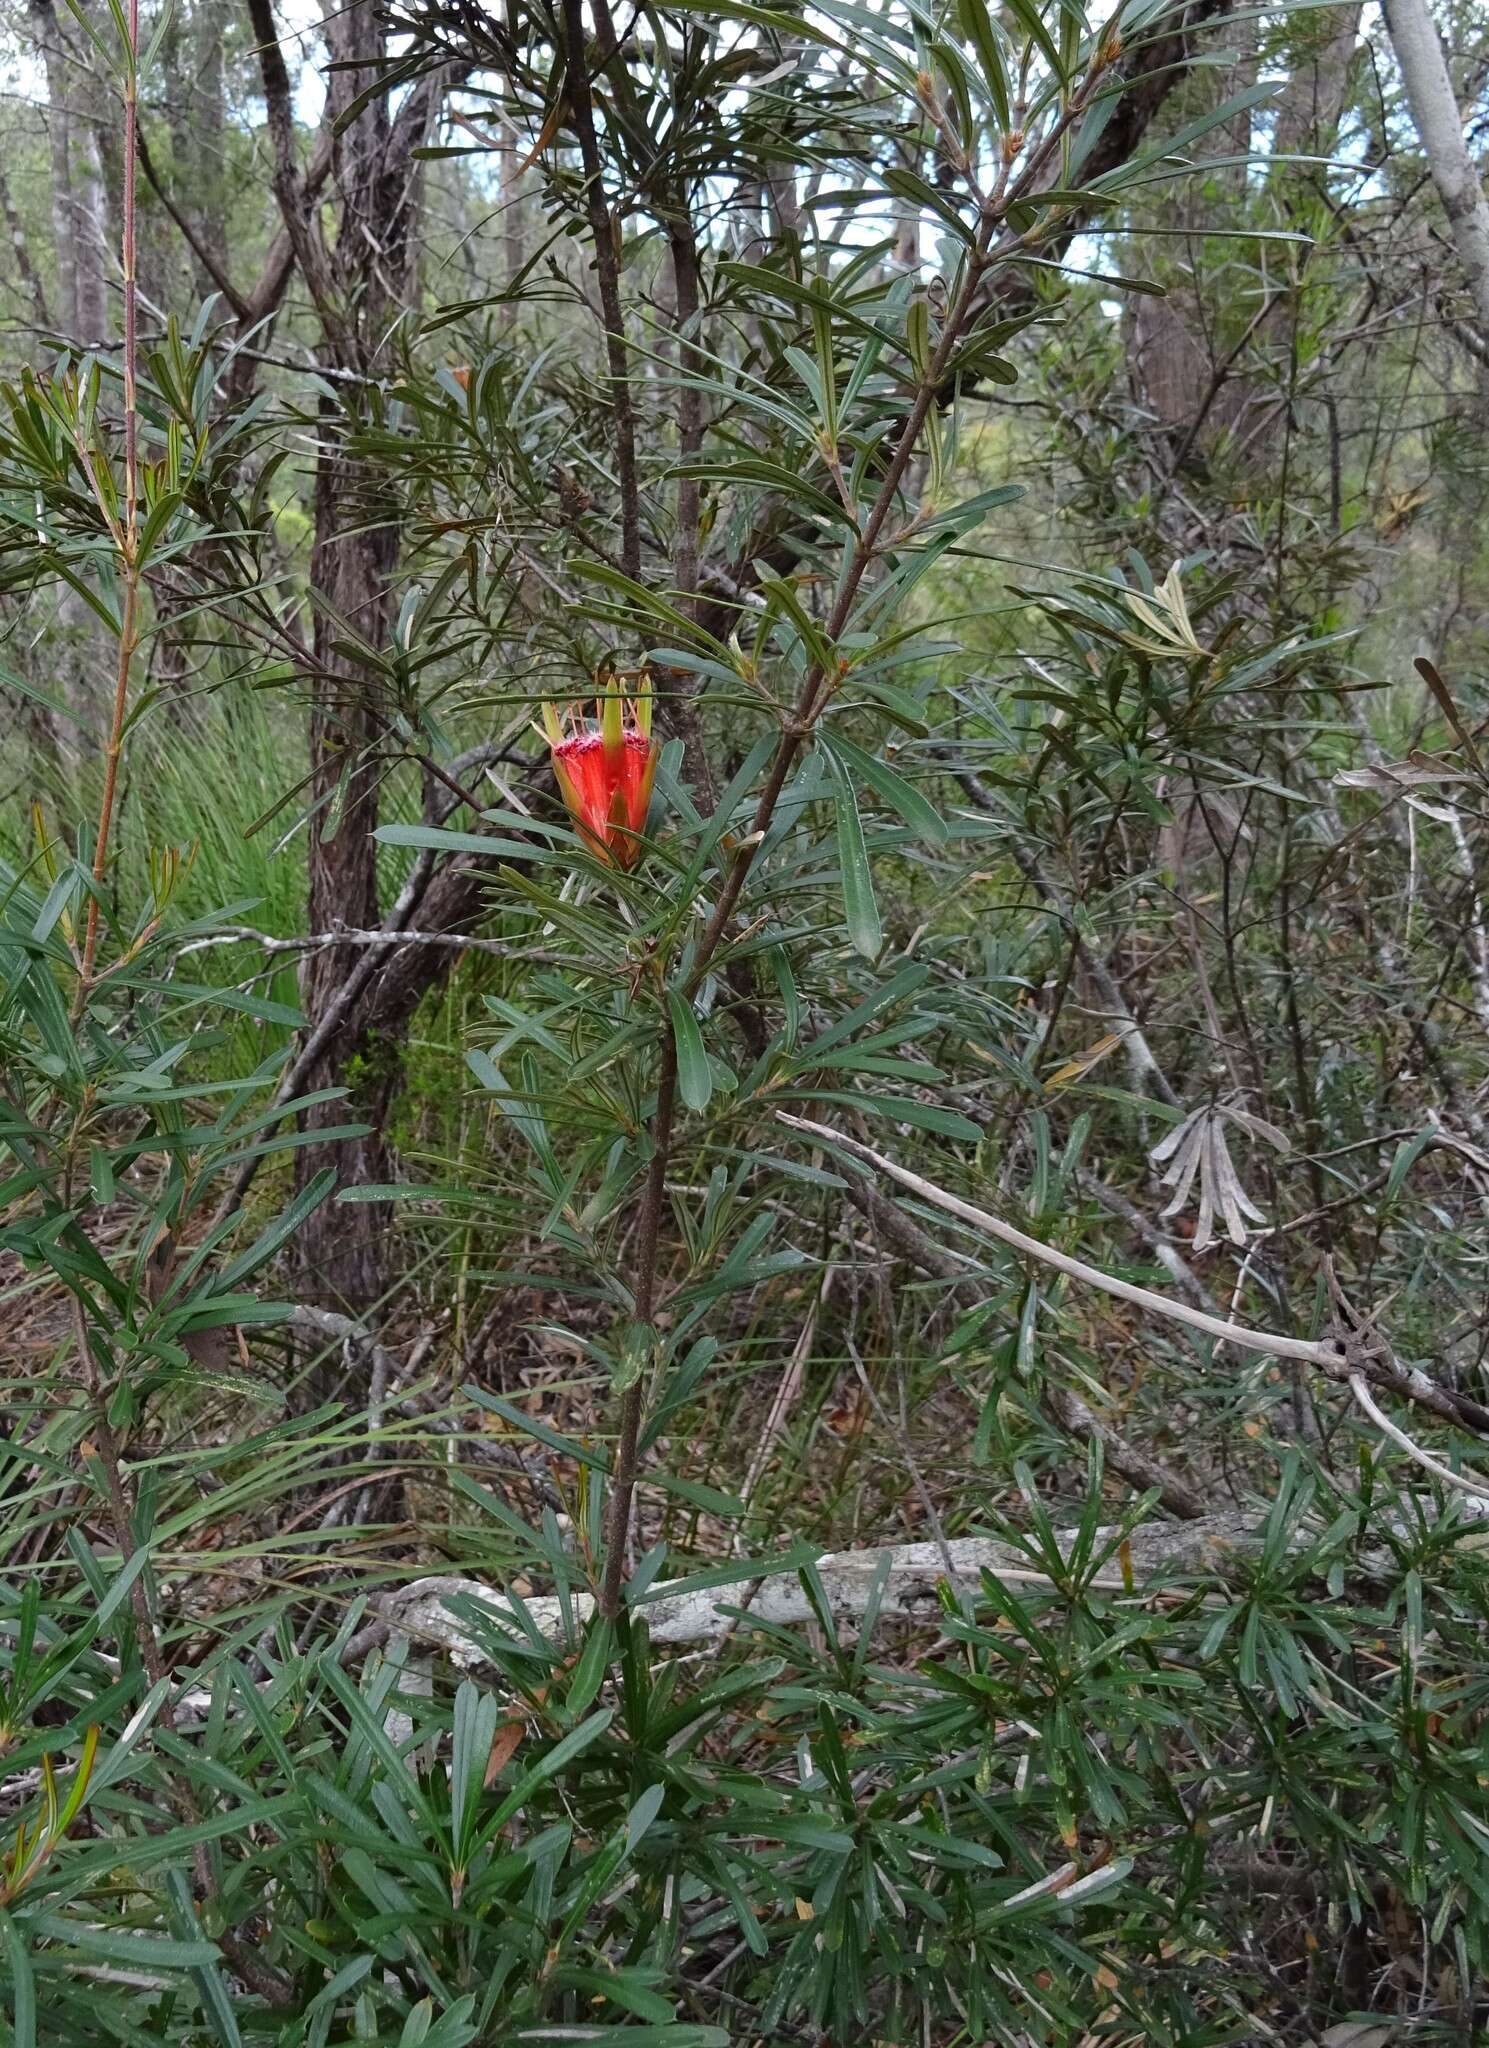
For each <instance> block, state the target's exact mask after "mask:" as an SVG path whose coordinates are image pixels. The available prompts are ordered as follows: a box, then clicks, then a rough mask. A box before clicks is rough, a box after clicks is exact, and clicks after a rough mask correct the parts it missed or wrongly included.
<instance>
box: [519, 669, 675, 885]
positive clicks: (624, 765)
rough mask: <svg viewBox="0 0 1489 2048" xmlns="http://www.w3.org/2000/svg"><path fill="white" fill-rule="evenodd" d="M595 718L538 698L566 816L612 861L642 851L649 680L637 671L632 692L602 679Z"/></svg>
mask: <svg viewBox="0 0 1489 2048" xmlns="http://www.w3.org/2000/svg"><path fill="white" fill-rule="evenodd" d="M595 708H596V711H597V713H598V720H597V722H596V723H595V724H593V725H591V724H590V723H589V721H588V720H587V719H579V718H576V717H575V716H574V714H573V712H572V710H571V709H570V707H569V706H567V705H565V706H564V707H563V709H562V711H560V710H559V709H557V708H556V707H555V706H554V705H552V704H545V705H544V706H543V733H544V737H545V738H546V739H547V741H548V746H549V750H550V752H551V754H552V757H553V773H554V775H555V776H556V777H557V779H558V787H559V791H560V793H561V794H562V796H563V800H564V802H565V804H567V806H568V809H569V816H570V817H571V818H572V819H573V820H574V823H575V824H576V825H577V826H578V827H579V830H580V833H581V834H582V835H583V837H584V839H585V840H586V842H587V843H588V845H589V847H590V849H591V851H592V852H594V853H596V854H598V856H599V858H600V859H601V860H606V861H613V862H614V863H615V865H616V866H617V867H621V868H630V867H634V866H635V865H636V862H637V861H638V860H639V859H640V858H641V845H642V842H641V834H642V833H643V832H644V831H645V829H646V813H647V810H648V807H649V806H650V804H651V785H652V780H653V778H654V777H655V775H656V772H657V746H656V742H655V740H653V738H652V736H651V684H650V681H649V679H648V678H647V677H645V676H644V675H643V677H642V686H641V689H640V690H639V692H638V693H637V695H636V696H634V697H627V696H626V695H625V694H624V692H623V691H622V690H621V688H620V687H619V685H618V684H617V683H613V682H610V681H607V682H605V683H604V684H603V685H602V686H601V689H600V693H599V697H598V699H597V701H596V707H595Z"/></svg>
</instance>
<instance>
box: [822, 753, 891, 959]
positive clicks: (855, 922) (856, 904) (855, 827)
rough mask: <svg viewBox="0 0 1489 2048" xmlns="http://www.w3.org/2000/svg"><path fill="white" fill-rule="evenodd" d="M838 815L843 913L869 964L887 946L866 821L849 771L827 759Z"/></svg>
mask: <svg viewBox="0 0 1489 2048" xmlns="http://www.w3.org/2000/svg"><path fill="white" fill-rule="evenodd" d="M827 765H828V772H829V773H830V775H831V776H832V781H833V795H834V801H835V802H836V805H837V814H838V864H839V867H840V870H841V873H842V882H843V910H844V913H845V916H846V919H847V925H848V937H849V939H850V940H851V941H852V943H853V950H854V951H855V952H856V953H862V955H863V956H864V958H865V959H866V960H873V959H875V958H876V957H877V955H878V952H879V948H880V947H881V946H882V945H883V943H884V927H883V926H882V924H881V923H880V922H879V905H878V903H877V901H876V900H875V896H874V878H873V874H872V873H871V871H870V868H869V856H868V849H867V848H866V847H865V845H864V843H863V820H862V819H861V818H860V817H859V815H858V798H857V797H856V796H855V795H854V792H853V784H852V783H851V782H850V781H849V779H848V775H847V771H846V770H845V769H844V767H843V765H842V763H841V762H840V761H839V760H837V759H836V757H835V756H834V755H833V754H831V753H829V754H828V756H827Z"/></svg>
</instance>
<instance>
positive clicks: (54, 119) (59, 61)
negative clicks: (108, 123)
mask: <svg viewBox="0 0 1489 2048" xmlns="http://www.w3.org/2000/svg"><path fill="white" fill-rule="evenodd" d="M30 4H31V21H32V27H33V30H34V33H35V36H36V40H37V42H38V44H39V45H40V47H41V61H42V65H43V67H44V69H45V71H46V80H47V143H48V147H49V149H50V152H51V159H52V249H53V255H54V260H55V262H56V266H57V267H56V279H57V291H56V314H57V326H58V328H59V330H60V331H61V332H62V333H63V334H64V335H66V336H67V337H68V338H69V339H73V338H75V337H76V335H77V331H78V272H77V253H76V249H75V246H74V243H73V230H72V115H71V113H70V111H69V108H68V101H67V58H66V52H65V51H64V49H63V46H62V33H61V29H60V28H59V26H58V22H57V16H56V12H55V10H54V8H53V6H52V0H30Z"/></svg>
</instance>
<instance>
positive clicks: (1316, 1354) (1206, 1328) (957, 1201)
mask: <svg viewBox="0 0 1489 2048" xmlns="http://www.w3.org/2000/svg"><path fill="white" fill-rule="evenodd" d="M776 1119H777V1121H778V1122H780V1123H783V1124H786V1125H788V1126H789V1128H790V1129H792V1130H793V1131H804V1132H806V1133H807V1135H808V1136H809V1137H812V1138H815V1139H818V1140H820V1141H825V1142H826V1143H827V1144H829V1145H836V1146H838V1147H839V1148H840V1149H841V1150H842V1151H844V1152H846V1153H847V1154H848V1155H849V1156H850V1158H853V1159H860V1160H862V1161H864V1163H865V1164H866V1165H869V1166H872V1167H874V1168H875V1170H876V1171H877V1172H879V1173H883V1174H887V1175H888V1177H889V1178H890V1179H891V1180H895V1181H898V1182H899V1184H900V1186H901V1187H905V1188H908V1189H909V1190H910V1191H911V1193H912V1194H916V1195H919V1196H920V1198H921V1200H922V1201H925V1202H929V1203H931V1204H932V1205H933V1206H934V1207H935V1208H937V1209H944V1210H945V1212H946V1214H947V1215H948V1216H959V1217H960V1218H961V1219H962V1221H963V1222H965V1223H970V1224H972V1225H973V1226H974V1227H975V1228H976V1229H978V1230H981V1231H983V1232H984V1233H985V1234H986V1235H987V1236H988V1237H991V1238H996V1240H997V1241H998V1243H1000V1244H1006V1245H1007V1246H1008V1247H1009V1248H1010V1250H1012V1251H1016V1252H1021V1253H1022V1254H1023V1255H1024V1257H1025V1258H1030V1259H1035V1260H1037V1261H1038V1262H1039V1263H1040V1264H1041V1265H1044V1266H1052V1267H1053V1268H1054V1269H1055V1271H1056V1272H1057V1273H1064V1274H1066V1275H1067V1276H1068V1277H1069V1278H1070V1279H1072V1280H1079V1281H1082V1282H1084V1284H1085V1285H1086V1286H1088V1287H1096V1288H1099V1289H1100V1290H1101V1292H1102V1293H1103V1294H1114V1295H1115V1296H1116V1297H1117V1299H1118V1300H1119V1301H1129V1302H1131V1303H1132V1305H1133V1306H1134V1307H1135V1308H1141V1309H1146V1310H1147V1311H1148V1313H1149V1314H1150V1315H1157V1316H1165V1317H1167V1319H1168V1320H1169V1321H1170V1322H1172V1323H1183V1324H1184V1325H1185V1327H1186V1328H1188V1329H1191V1330H1199V1331H1202V1332H1203V1334H1204V1335H1205V1336H1207V1337H1213V1338H1214V1339H1215V1340H1216V1341H1217V1342H1219V1343H1226V1344H1235V1345H1237V1346H1238V1347H1239V1348H1240V1349H1241V1350H1243V1351H1259V1352H1261V1353H1262V1354H1263V1355H1264V1356H1266V1357H1271V1358H1295V1359H1299V1360H1301V1361H1302V1362H1303V1363H1304V1364H1306V1365H1312V1366H1316V1367H1317V1368H1318V1369H1319V1371H1320V1372H1322V1373H1324V1374H1326V1375H1327V1377H1328V1378H1329V1379H1332V1380H1337V1381H1339V1382H1340V1383H1341V1384H1342V1385H1344V1386H1347V1387H1349V1388H1350V1389H1351V1390H1352V1391H1353V1390H1354V1389H1355V1386H1356V1383H1357V1382H1358V1383H1359V1385H1361V1386H1363V1385H1364V1374H1363V1372H1362V1370H1361V1361H1360V1356H1358V1355H1354V1352H1353V1351H1352V1349H1350V1348H1346V1346H1345V1344H1343V1343H1341V1342H1339V1341H1337V1340H1336V1341H1334V1342H1329V1343H1316V1342H1315V1341H1313V1340H1312V1339H1311V1338H1307V1337H1284V1336H1281V1335H1279V1334H1278V1333H1277V1332H1275V1331H1272V1330H1253V1329H1251V1328H1249V1327H1248V1326H1247V1325H1246V1324H1245V1323H1236V1322H1232V1321H1230V1320H1229V1319H1228V1318H1227V1317H1225V1316H1219V1315H1212V1314H1211V1313H1210V1312H1209V1311H1208V1310H1206V1309H1202V1308H1195V1307H1193V1306H1192V1305H1191V1304H1190V1303H1189V1302H1187V1301H1175V1300H1174V1298H1173V1297H1172V1295H1168V1294H1159V1293H1157V1292H1156V1291H1155V1290H1154V1289H1153V1288H1151V1287H1137V1286H1135V1285H1134V1284H1133V1283H1132V1281H1130V1280H1119V1279H1118V1278H1117V1276H1116V1275H1115V1274H1114V1273H1107V1272H1104V1271H1103V1270H1102V1268H1101V1267H1100V1266H1091V1265H1088V1264H1087V1263H1086V1261H1085V1260H1084V1259H1076V1258H1072V1257H1071V1255H1070V1253H1069V1252H1062V1251H1059V1250H1057V1249H1056V1247H1055V1246H1054V1245H1051V1244H1045V1243H1043V1242H1042V1241H1041V1240H1040V1239H1039V1238H1037V1237H1030V1236H1029V1234H1028V1232H1027V1231H1024V1230H1019V1229H1017V1228H1016V1227H1015V1226H1014V1225H1013V1224H1012V1223H1005V1222H1004V1221H1003V1219H1002V1217H1001V1216H994V1215H992V1214H991V1213H990V1212H989V1211H988V1210H986V1209H979V1208H977V1207H976V1206H975V1205H974V1204H973V1203H971V1202H964V1201H963V1200H962V1199H961V1197H960V1196H959V1195H953V1194H952V1193H950V1191H949V1190H948V1189H946V1188H942V1187H938V1186H937V1185H936V1183H935V1182H934V1181H930V1180H926V1179H925V1178H924V1177H923V1175H921V1174H918V1173H912V1172H911V1171H910V1169H909V1168H908V1167H907V1166H901V1165H900V1164H899V1162H898V1161H897V1160H894V1159H889V1158H887V1157H886V1156H885V1155H884V1153H882V1152H876V1151H874V1149H873V1147H872V1146H869V1145H863V1144H860V1143H859V1141H858V1139H857V1138H850V1137H848V1136H847V1134H846V1133H845V1132H843V1131H839V1130H835V1129H834V1128H833V1127H832V1125H830V1124H819V1123H814V1122H812V1120H811V1118H810V1117H804V1116H791V1115H790V1114H789V1113H788V1112H787V1111H786V1110H784V1109H778V1110H777V1111H776ZM1368 1356H1369V1362H1370V1366H1371V1368H1372V1369H1373V1370H1374V1371H1375V1372H1376V1374H1377V1376H1378V1377H1379V1378H1380V1380H1381V1381H1382V1383H1383V1384H1385V1385H1386V1386H1389V1387H1390V1388H1391V1390H1392V1391H1393V1392H1395V1393H1398V1394H1400V1395H1402V1396H1403V1397H1404V1398H1406V1399H1407V1400H1410V1401H1415V1402H1417V1403H1418V1404H1419V1405H1420V1406H1422V1407H1424V1408H1426V1409H1428V1410H1430V1412H1431V1413H1432V1414H1434V1415H1437V1416H1440V1417H1441V1418H1442V1419H1443V1420H1444V1421H1447V1422H1452V1423H1455V1424H1457V1425H1458V1426H1459V1427H1461V1428H1465V1429H1471V1428H1472V1424H1471V1423H1470V1421H1469V1420H1468V1419H1467V1418H1466V1417H1465V1416H1464V1415H1463V1414H1462V1413H1461V1412H1460V1410H1459V1408H1458V1407H1457V1405H1456V1399H1455V1397H1454V1396H1453V1395H1452V1394H1451V1393H1449V1392H1448V1391H1447V1389H1445V1388H1443V1387H1440V1386H1438V1385H1437V1383H1436V1382H1435V1381H1433V1380H1430V1379H1429V1378H1428V1377H1427V1375H1426V1374H1425V1373H1423V1372H1417V1371H1407V1370H1406V1369H1405V1368H1404V1367H1403V1366H1401V1365H1399V1364H1398V1363H1397V1362H1396V1360H1394V1359H1393V1358H1391V1357H1390V1355H1389V1353H1388V1352H1386V1351H1385V1350H1384V1349H1383V1348H1381V1347H1379V1346H1372V1347H1369V1348H1368ZM1358 1398H1359V1396H1358V1394H1356V1399H1358ZM1370 1408H1371V1412H1372V1420H1376V1421H1378V1423H1379V1424H1380V1426H1381V1427H1383V1428H1385V1430H1386V1434H1387V1435H1388V1436H1390V1437H1391V1438H1392V1440H1393V1441H1394V1442H1397V1443H1399V1444H1400V1445H1401V1446H1402V1448H1403V1449H1404V1450H1406V1451H1408V1452H1409V1453H1410V1455H1411V1456H1413V1457H1414V1458H1416V1460H1417V1462H1418V1463H1419V1464H1428V1459H1427V1453H1426V1452H1425V1451H1422V1450H1421V1449H1420V1447H1419V1446H1417V1445H1416V1444H1414V1443H1413V1442H1412V1440H1411V1438H1410V1437H1408V1436H1407V1435H1406V1434H1405V1432H1404V1431H1401V1430H1398V1429H1396V1428H1395V1426H1394V1425H1393V1424H1392V1425H1387V1423H1386V1421H1385V1418H1384V1416H1382V1415H1381V1412H1380V1410H1379V1408H1377V1407H1376V1405H1375V1403H1374V1402H1373V1401H1372V1402H1371V1404H1370ZM1428 1469H1429V1470H1431V1471H1433V1472H1435V1473H1436V1474H1437V1476H1438V1477H1439V1478H1441V1479H1443V1480H1445V1481H1446V1482H1447V1483H1448V1484H1449V1485H1451V1486H1456V1487H1458V1488H1459V1489H1460V1490H1461V1491H1463V1492H1465V1493H1470V1494H1476V1495H1478V1494H1482V1495H1484V1496H1485V1497H1486V1498H1489V1487H1484V1486H1481V1485H1479V1484H1478V1483H1476V1482H1475V1481H1473V1480H1472V1479H1466V1478H1465V1477H1464V1476H1463V1474H1461V1473H1458V1472H1454V1471H1453V1470H1452V1468H1451V1467H1450V1466H1447V1465H1442V1464H1438V1463H1437V1462H1436V1461H1435V1460H1433V1461H1431V1462H1430V1464H1428Z"/></svg>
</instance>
